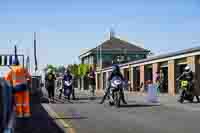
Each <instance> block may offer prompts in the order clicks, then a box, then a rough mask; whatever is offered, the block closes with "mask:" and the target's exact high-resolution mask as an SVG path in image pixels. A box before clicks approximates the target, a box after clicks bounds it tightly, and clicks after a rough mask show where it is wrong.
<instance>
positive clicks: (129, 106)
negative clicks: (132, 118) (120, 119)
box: [120, 104, 160, 108]
mask: <svg viewBox="0 0 200 133" xmlns="http://www.w3.org/2000/svg"><path fill="white" fill-rule="evenodd" d="M154 106H160V105H158V104H155V105H152V104H123V105H121V106H120V108H132V107H154Z"/></svg>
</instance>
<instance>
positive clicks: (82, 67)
mask: <svg viewBox="0 0 200 133" xmlns="http://www.w3.org/2000/svg"><path fill="white" fill-rule="evenodd" d="M89 68H90V66H89V65H88V64H79V69H78V74H79V75H80V76H85V75H86V74H87V72H89Z"/></svg>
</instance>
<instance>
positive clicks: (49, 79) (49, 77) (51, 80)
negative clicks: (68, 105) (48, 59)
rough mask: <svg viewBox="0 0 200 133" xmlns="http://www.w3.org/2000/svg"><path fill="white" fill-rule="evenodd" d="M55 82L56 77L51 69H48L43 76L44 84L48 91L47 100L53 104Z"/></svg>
mask: <svg viewBox="0 0 200 133" xmlns="http://www.w3.org/2000/svg"><path fill="white" fill-rule="evenodd" d="M55 80H56V76H55V74H54V73H53V70H52V69H49V70H48V71H47V74H46V76H45V82H46V89H47V91H48V95H49V100H50V101H51V100H52V101H53V102H54V93H55Z"/></svg>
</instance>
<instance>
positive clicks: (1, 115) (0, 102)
mask: <svg viewBox="0 0 200 133" xmlns="http://www.w3.org/2000/svg"><path fill="white" fill-rule="evenodd" d="M13 105H14V103H13V96H12V87H11V86H10V85H9V84H8V82H6V81H5V80H4V79H2V78H0V126H1V129H0V132H3V133H4V132H5V133H6V132H8V131H9V132H10V131H12V133H13V132H14V125H15V113H14V106H13Z"/></svg>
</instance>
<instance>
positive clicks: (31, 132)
mask: <svg viewBox="0 0 200 133" xmlns="http://www.w3.org/2000/svg"><path fill="white" fill-rule="evenodd" d="M40 100H41V99H40V97H37V96H31V112H32V116H31V118H29V119H17V122H16V128H15V133H64V131H63V129H61V128H60V127H59V126H58V125H57V124H56V123H55V121H54V120H53V118H51V116H49V114H48V113H47V112H46V110H45V109H44V108H43V107H42V105H41V101H40Z"/></svg>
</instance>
